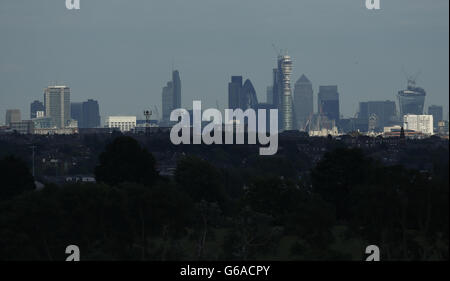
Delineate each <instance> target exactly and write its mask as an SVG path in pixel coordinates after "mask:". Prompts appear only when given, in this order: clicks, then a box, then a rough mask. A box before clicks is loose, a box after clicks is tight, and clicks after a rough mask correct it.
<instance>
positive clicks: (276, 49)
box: [272, 43, 283, 56]
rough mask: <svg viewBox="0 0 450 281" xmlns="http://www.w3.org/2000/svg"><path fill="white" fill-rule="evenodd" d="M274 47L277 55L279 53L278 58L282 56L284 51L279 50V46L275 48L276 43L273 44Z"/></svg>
mask: <svg viewBox="0 0 450 281" xmlns="http://www.w3.org/2000/svg"><path fill="white" fill-rule="evenodd" d="M272 47H273V49H274V50H275V53H277V55H278V56H281V54H282V53H283V50H281V49H278V48H277V46H275V44H274V43H272Z"/></svg>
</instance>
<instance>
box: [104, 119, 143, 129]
mask: <svg viewBox="0 0 450 281" xmlns="http://www.w3.org/2000/svg"><path fill="white" fill-rule="evenodd" d="M106 127H107V128H115V129H119V130H120V131H121V132H129V131H132V130H134V128H135V127H136V116H109V117H107V118H106Z"/></svg>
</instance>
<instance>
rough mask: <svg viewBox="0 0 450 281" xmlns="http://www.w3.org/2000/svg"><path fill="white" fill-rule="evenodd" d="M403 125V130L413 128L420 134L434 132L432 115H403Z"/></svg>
mask: <svg viewBox="0 0 450 281" xmlns="http://www.w3.org/2000/svg"><path fill="white" fill-rule="evenodd" d="M403 127H404V129H405V130H414V131H416V132H421V133H422V134H426V135H432V134H433V133H434V132H433V115H413V114H407V115H404V116H403Z"/></svg>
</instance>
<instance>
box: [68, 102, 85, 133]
mask: <svg viewBox="0 0 450 281" xmlns="http://www.w3.org/2000/svg"><path fill="white" fill-rule="evenodd" d="M70 118H72V119H73V120H77V121H78V128H84V120H83V103H82V102H72V103H70Z"/></svg>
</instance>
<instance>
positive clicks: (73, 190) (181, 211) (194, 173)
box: [0, 136, 449, 260]
mask: <svg viewBox="0 0 450 281" xmlns="http://www.w3.org/2000/svg"><path fill="white" fill-rule="evenodd" d="M92 141H93V142H94V143H97V142H96V141H95V140H92ZM299 155H300V154H299ZM247 161H248V162H247V164H246V166H245V168H242V169H241V170H234V169H232V168H228V169H227V168H223V167H220V165H217V163H216V164H213V163H210V162H209V161H207V160H205V159H202V158H200V157H197V156H194V155H187V156H185V157H182V158H180V159H179V161H178V164H177V169H176V172H175V176H174V177H173V178H165V177H161V176H160V175H159V174H158V172H157V163H156V161H155V159H154V157H153V156H152V154H151V153H149V152H148V151H147V150H146V149H144V148H143V147H142V146H141V145H140V144H139V143H138V142H137V141H136V140H134V139H133V138H130V137H124V136H118V137H116V138H115V139H114V140H113V141H111V142H110V143H109V144H107V145H106V147H105V150H104V151H103V152H102V153H101V154H100V155H99V163H98V165H97V167H96V168H95V174H96V179H97V183H96V184H68V185H63V186H56V185H52V184H46V186H45V188H44V189H42V190H39V191H35V190H34V188H35V186H34V179H33V177H32V176H31V175H30V172H29V169H28V167H27V165H26V164H25V163H23V162H22V161H21V160H19V159H17V158H15V157H11V156H8V157H6V158H3V159H2V160H0V176H1V179H2V184H1V187H0V260H64V258H65V253H64V249H65V247H66V246H67V245H71V244H75V245H78V246H79V247H80V249H81V257H82V259H84V260H255V259H285V260H348V259H354V260H355V259H356V260H358V259H362V258H363V255H364V250H365V247H366V246H367V245H370V244H376V245H378V246H379V247H380V249H381V256H382V259H385V260H442V259H448V237H449V232H448V231H449V227H448V195H449V194H448V170H447V172H444V170H445V167H447V169H448V150H447V156H446V158H445V156H444V157H442V155H437V156H436V161H435V167H434V172H432V173H423V172H419V171H415V170H408V169H406V168H404V167H402V166H384V165H382V164H381V163H379V162H377V161H375V160H373V159H371V158H369V157H367V156H366V155H365V154H364V153H363V152H362V151H361V150H358V149H346V148H339V147H337V148H333V149H332V150H331V151H330V152H328V153H326V154H325V155H324V157H323V159H322V160H321V161H320V162H319V163H318V164H317V165H316V166H315V167H314V168H313V169H312V170H311V171H310V173H309V176H308V177H301V178H300V177H298V173H297V172H296V167H297V168H298V169H300V167H303V166H304V161H301V160H296V159H295V157H294V156H292V155H291V156H290V158H285V157H284V156H283V155H281V156H274V157H266V158H260V157H255V158H254V159H247ZM219 164H220V163H219ZM283 167H286V169H285V168H283Z"/></svg>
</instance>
